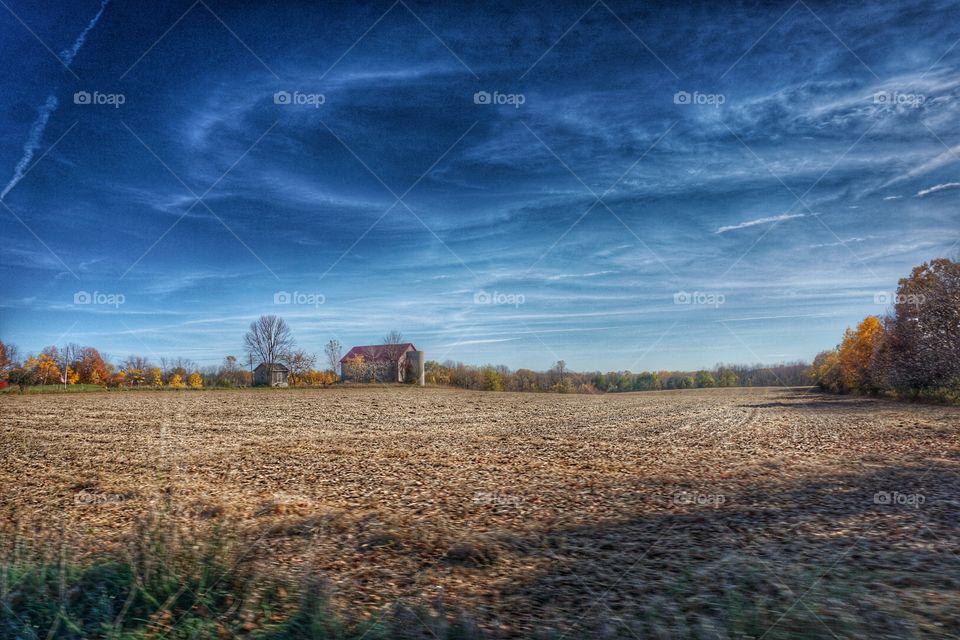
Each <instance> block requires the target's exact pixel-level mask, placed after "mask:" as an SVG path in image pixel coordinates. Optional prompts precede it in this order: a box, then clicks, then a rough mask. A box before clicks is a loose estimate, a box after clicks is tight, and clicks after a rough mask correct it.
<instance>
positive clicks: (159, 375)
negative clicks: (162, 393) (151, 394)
mask: <svg viewBox="0 0 960 640" xmlns="http://www.w3.org/2000/svg"><path fill="white" fill-rule="evenodd" d="M150 377H151V378H152V379H153V380H152V382H153V386H155V387H156V388H157V389H159V388H160V387H162V386H163V371H161V370H160V368H159V367H154V368H153V369H151V370H150Z"/></svg>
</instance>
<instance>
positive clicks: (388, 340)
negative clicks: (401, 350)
mask: <svg viewBox="0 0 960 640" xmlns="http://www.w3.org/2000/svg"><path fill="white" fill-rule="evenodd" d="M402 343H403V334H402V333H400V332H399V331H397V330H396V329H394V330H393V331H389V332H388V333H387V335H385V336H383V344H402Z"/></svg>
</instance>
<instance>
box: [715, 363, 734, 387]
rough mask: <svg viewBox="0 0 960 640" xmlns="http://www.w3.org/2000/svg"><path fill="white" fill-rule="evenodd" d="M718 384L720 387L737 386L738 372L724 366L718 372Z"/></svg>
mask: <svg viewBox="0 0 960 640" xmlns="http://www.w3.org/2000/svg"><path fill="white" fill-rule="evenodd" d="M717 386H718V387H735V386H737V374H736V373H735V372H734V371H733V369H728V368H726V367H723V368H721V369H720V370H719V371H718V372H717Z"/></svg>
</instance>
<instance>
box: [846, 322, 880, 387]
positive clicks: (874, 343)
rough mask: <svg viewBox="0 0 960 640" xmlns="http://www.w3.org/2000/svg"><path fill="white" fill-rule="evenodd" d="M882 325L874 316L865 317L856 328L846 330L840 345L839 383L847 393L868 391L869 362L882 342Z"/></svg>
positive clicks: (869, 385) (869, 382)
mask: <svg viewBox="0 0 960 640" xmlns="http://www.w3.org/2000/svg"><path fill="white" fill-rule="evenodd" d="M883 333H884V329H883V323H882V322H881V321H880V318H878V317H876V316H867V317H866V318H864V320H863V322H861V323H860V324H859V325H857V328H856V329H855V330H854V329H847V331H846V332H845V333H844V334H843V342H841V343H840V349H839V354H838V358H839V362H840V381H841V383H842V384H843V388H844V389H845V390H847V391H870V390H872V389H873V386H874V385H872V384H871V380H870V361H871V360H872V359H873V354H874V352H875V351H876V349H877V347H878V346H879V345H880V342H881V341H882V340H883Z"/></svg>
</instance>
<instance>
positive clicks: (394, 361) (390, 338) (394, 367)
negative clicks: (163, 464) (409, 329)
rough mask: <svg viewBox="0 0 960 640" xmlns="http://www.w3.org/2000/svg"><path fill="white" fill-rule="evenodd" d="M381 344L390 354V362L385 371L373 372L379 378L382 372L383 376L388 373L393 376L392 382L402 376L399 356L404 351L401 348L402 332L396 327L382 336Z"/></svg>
mask: <svg viewBox="0 0 960 640" xmlns="http://www.w3.org/2000/svg"><path fill="white" fill-rule="evenodd" d="M383 346H384V347H385V348H386V352H387V355H388V356H390V360H391V363H390V365H389V368H388V370H387V371H383V372H375V374H374V377H375V378H379V377H380V375H381V373H382V374H383V376H384V377H386V376H387V375H389V376H391V377H393V378H394V380H393V382H397V381H398V380H399V379H400V378H401V377H402V375H401V374H402V371H401V370H400V358H401V357H403V353H404V351H405V349H404V348H403V334H402V333H400V332H399V331H397V330H396V329H394V330H393V331H390V332H388V333H387V335H385V336H383ZM371 364H373V363H371Z"/></svg>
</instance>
